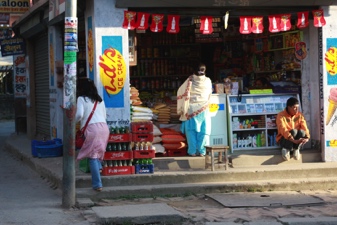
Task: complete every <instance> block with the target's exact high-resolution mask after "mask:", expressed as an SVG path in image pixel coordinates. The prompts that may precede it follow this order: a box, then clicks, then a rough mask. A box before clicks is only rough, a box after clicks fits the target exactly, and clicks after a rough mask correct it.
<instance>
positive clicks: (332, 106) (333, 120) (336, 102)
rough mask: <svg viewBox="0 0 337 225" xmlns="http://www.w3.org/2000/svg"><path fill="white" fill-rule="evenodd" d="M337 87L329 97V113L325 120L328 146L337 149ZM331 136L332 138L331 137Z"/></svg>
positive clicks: (331, 90)
mask: <svg viewBox="0 0 337 225" xmlns="http://www.w3.org/2000/svg"><path fill="white" fill-rule="evenodd" d="M336 109H337V87H333V88H331V89H330V92H329V97H328V111H327V116H326V118H325V125H326V126H327V132H326V134H327V137H326V145H327V146H328V147H337V137H336V131H337V114H336ZM330 135H331V136H330Z"/></svg>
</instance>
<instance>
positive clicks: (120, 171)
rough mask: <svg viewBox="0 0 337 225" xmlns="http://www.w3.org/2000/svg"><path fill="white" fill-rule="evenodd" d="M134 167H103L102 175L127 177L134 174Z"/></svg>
mask: <svg viewBox="0 0 337 225" xmlns="http://www.w3.org/2000/svg"><path fill="white" fill-rule="evenodd" d="M134 173H135V167H134V166H114V167H103V169H102V175H103V176H112V175H127V174H134Z"/></svg>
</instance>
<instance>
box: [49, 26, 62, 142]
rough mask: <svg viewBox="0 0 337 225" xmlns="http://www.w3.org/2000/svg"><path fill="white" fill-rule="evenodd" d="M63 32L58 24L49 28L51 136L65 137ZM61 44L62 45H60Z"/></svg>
mask: <svg viewBox="0 0 337 225" xmlns="http://www.w3.org/2000/svg"><path fill="white" fill-rule="evenodd" d="M62 35H63V34H62V32H61V29H60V28H59V27H57V26H50V27H49V29H48V44H49V48H48V49H49V99H50V136H51V138H52V139H53V138H61V139H62V138H63V111H62V109H61V107H60V106H61V105H62V104H63V85H62V84H63V80H62V78H63V69H61V70H60V69H59V68H60V67H61V68H63V61H62V59H63V50H62V47H63V43H62V38H60V37H62ZM60 46H61V47H60Z"/></svg>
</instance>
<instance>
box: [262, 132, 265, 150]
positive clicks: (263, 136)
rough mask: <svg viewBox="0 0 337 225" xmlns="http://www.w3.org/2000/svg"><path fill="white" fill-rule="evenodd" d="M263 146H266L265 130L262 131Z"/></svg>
mask: <svg viewBox="0 0 337 225" xmlns="http://www.w3.org/2000/svg"><path fill="white" fill-rule="evenodd" d="M261 147H266V135H265V134H264V131H262V132H261Z"/></svg>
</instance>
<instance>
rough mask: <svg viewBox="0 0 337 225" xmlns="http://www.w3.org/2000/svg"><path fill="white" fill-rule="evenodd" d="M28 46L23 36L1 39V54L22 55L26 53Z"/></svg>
mask: <svg viewBox="0 0 337 225" xmlns="http://www.w3.org/2000/svg"><path fill="white" fill-rule="evenodd" d="M25 50H26V47H25V42H24V40H23V38H19V37H16V38H6V39H4V40H2V41H1V55H2V57H4V56H10V55H22V54H25V52H26V51H25Z"/></svg>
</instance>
